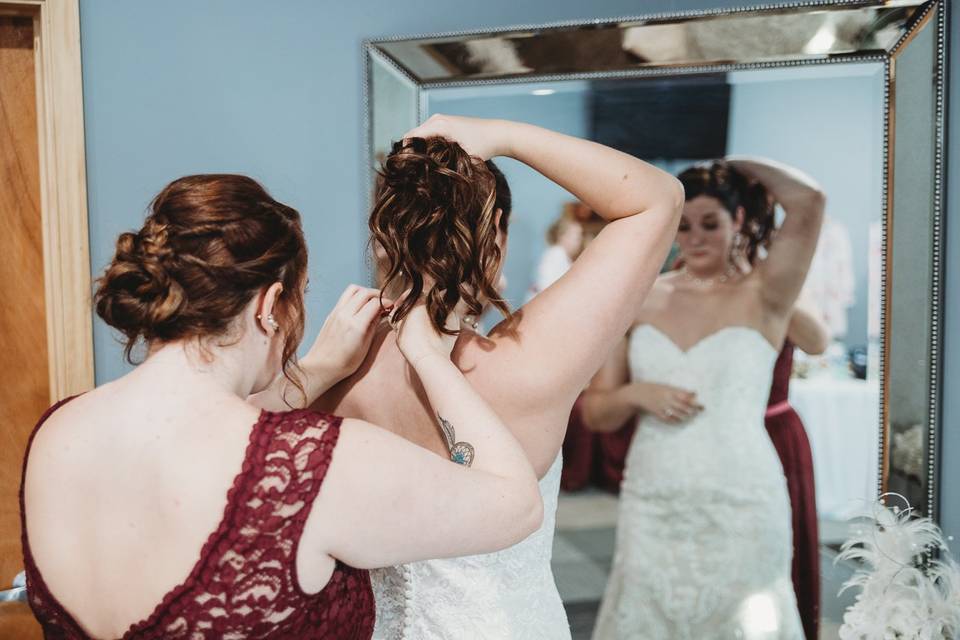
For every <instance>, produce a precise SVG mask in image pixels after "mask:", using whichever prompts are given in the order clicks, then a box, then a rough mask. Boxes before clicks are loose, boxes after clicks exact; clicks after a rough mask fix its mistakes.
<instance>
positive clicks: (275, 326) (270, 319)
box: [257, 313, 280, 331]
mask: <svg viewBox="0 0 960 640" xmlns="http://www.w3.org/2000/svg"><path fill="white" fill-rule="evenodd" d="M262 319H263V316H262V315H260V314H259V313H258V314H257V320H262ZM267 324H268V325H270V328H271V329H273V330H274V331H279V330H280V323H279V322H277V321H276V319H275V318H274V317H273V314H272V313H268V314H267Z"/></svg>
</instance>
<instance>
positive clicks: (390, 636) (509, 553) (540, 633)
mask: <svg viewBox="0 0 960 640" xmlns="http://www.w3.org/2000/svg"><path fill="white" fill-rule="evenodd" d="M561 466H562V464H561V461H560V458H559V457H558V458H557V460H556V461H555V462H554V463H553V465H552V466H551V467H550V470H549V471H548V472H547V474H546V475H545V476H544V477H543V479H542V480H541V481H540V492H541V494H542V495H543V506H544V518H543V525H542V526H541V527H540V529H539V530H538V531H536V532H535V533H534V534H533V535H531V536H530V537H529V538H527V539H526V540H524V541H523V542H521V543H520V544H517V545H515V546H513V547H511V548H509V549H506V550H504V551H500V552H497V553H491V554H486V555H479V556H469V557H463V558H451V559H447V560H429V561H426V562H414V563H411V564H406V565H402V566H399V567H391V568H388V569H380V570H376V571H371V572H370V575H371V579H372V581H373V589H374V594H375V596H376V601H377V621H376V628H375V629H374V634H373V637H374V638H375V639H377V640H433V639H436V640H440V639H444V640H446V639H449V638H470V640H483V639H486V638H489V639H490V640H538V639H543V640H564V639H569V638H570V629H569V626H568V624H567V616H566V612H565V611H564V608H563V603H562V602H561V601H560V595H559V594H558V593H557V587H556V584H555V583H554V580H553V572H552V570H551V568H550V558H551V555H552V552H553V531H554V527H555V525H556V511H557V494H558V492H559V489H560V468H561Z"/></svg>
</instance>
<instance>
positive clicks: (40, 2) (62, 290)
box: [0, 0, 94, 402]
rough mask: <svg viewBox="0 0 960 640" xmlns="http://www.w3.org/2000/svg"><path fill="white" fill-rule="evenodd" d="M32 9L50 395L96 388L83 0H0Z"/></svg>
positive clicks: (3, 5)
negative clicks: (84, 92)
mask: <svg viewBox="0 0 960 640" xmlns="http://www.w3.org/2000/svg"><path fill="white" fill-rule="evenodd" d="M0 11H2V12H4V13H10V12H11V11H12V12H14V13H18V14H24V15H31V16H33V25H34V50H35V51H36V70H37V132H38V137H39V145H40V149H39V151H40V154H39V157H40V212H41V224H42V228H43V264H44V276H43V277H44V295H45V314H46V318H47V349H48V354H49V355H48V358H49V372H50V400H51V402H54V401H56V400H60V399H61V398H64V397H66V396H69V395H73V394H76V393H80V392H82V391H86V390H88V389H91V388H92V387H93V385H94V369H93V317H92V309H91V285H90V282H91V278H90V246H89V244H90V240H89V225H88V221H87V178H86V159H85V149H84V137H83V80H82V76H81V62H80V2H79V0H0Z"/></svg>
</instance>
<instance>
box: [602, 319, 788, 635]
mask: <svg viewBox="0 0 960 640" xmlns="http://www.w3.org/2000/svg"><path fill="white" fill-rule="evenodd" d="M628 353H629V361H630V372H631V377H632V379H634V380H642V381H644V382H652V383H659V384H666V385H671V386H675V387H680V388H683V389H687V390H690V391H694V392H696V394H697V401H698V402H699V403H700V404H701V405H703V406H704V410H703V411H702V412H701V413H699V414H698V415H697V416H696V417H694V418H693V419H691V420H689V421H687V422H685V423H681V424H668V423H665V422H662V421H660V420H658V419H657V418H656V417H654V416H652V415H649V414H641V416H640V417H639V418H638V421H637V429H636V433H635V435H634V438H633V441H632V443H631V445H630V450H629V452H628V453H627V462H626V468H625V470H624V480H623V484H622V487H621V492H620V508H619V516H618V522H617V543H616V545H617V546H616V550H615V553H614V560H613V570H612V573H611V576H610V580H609V582H608V584H607V590H606V592H605V594H604V600H603V604H602V606H601V610H600V614H599V616H598V622H597V626H596V629H595V632H594V636H593V637H594V640H626V639H637V640H639V639H650V640H653V639H661V638H671V640H728V639H729V638H738V637H746V638H751V637H763V638H768V639H770V640H800V639H801V638H802V637H803V632H802V629H801V627H800V621H799V617H798V614H797V610H796V601H795V598H794V595H793V586H792V583H791V580H790V567H791V557H792V540H791V529H790V526H791V520H790V503H789V498H788V495H787V489H786V480H785V478H784V475H783V469H782V467H781V466H780V462H779V458H778V457H777V454H776V451H775V450H774V448H773V445H772V443H771V442H770V438H769V437H768V436H767V432H766V429H765V427H764V412H765V410H766V407H767V397H768V395H769V393H770V382H771V373H772V370H773V364H774V361H775V360H776V357H777V351H776V350H775V349H774V348H773V347H772V346H771V345H770V344H769V342H767V340H766V338H764V337H763V336H762V335H761V334H760V333H759V332H758V331H756V330H754V329H750V328H747V327H732V326H731V327H726V328H724V329H721V330H720V331H717V332H716V333H713V334H711V335H708V336H707V337H705V338H704V339H702V340H701V341H699V342H697V343H696V344H695V345H693V346H692V347H690V349H688V350H686V351H683V350H681V349H680V348H679V347H678V346H677V345H676V344H675V343H674V342H673V341H672V340H671V339H670V338H669V337H668V336H667V335H666V334H664V333H663V332H661V331H660V330H659V329H657V328H655V327H653V326H652V325H641V326H639V327H637V328H636V329H635V330H634V331H633V332H632V333H631V335H630V344H629V352H628ZM771 624H772V625H774V630H773V631H772V632H770V631H769V630H768V632H767V633H766V634H761V635H757V634H758V633H760V632H761V631H763V630H764V626H765V625H766V626H767V627H769V626H770V625H771Z"/></svg>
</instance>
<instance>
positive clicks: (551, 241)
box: [527, 205, 584, 302]
mask: <svg viewBox="0 0 960 640" xmlns="http://www.w3.org/2000/svg"><path fill="white" fill-rule="evenodd" d="M546 236H547V249H546V251H544V252H543V255H542V256H540V262H539V264H537V272H536V274H535V276H534V281H533V284H531V285H530V291H529V293H528V294H527V301H528V302H529V301H530V299H531V298H533V296H535V295H537V294H538V293H540V292H541V291H543V290H544V289H546V288H547V287H549V286H550V285H552V284H553V283H554V282H556V281H557V280H559V279H560V277H561V276H563V274H565V273H566V272H567V271H568V270H569V269H570V267H571V266H572V265H573V261H574V260H576V259H577V256H578V255H580V252H581V251H582V250H583V236H584V233H583V225H582V224H580V221H579V220H577V219H576V217H574V215H573V207H571V206H569V205H567V206H565V207H564V208H563V213H561V214H560V217H558V218H557V219H556V220H554V222H553V224H551V225H550V227H549V228H548V229H547V234H546Z"/></svg>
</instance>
